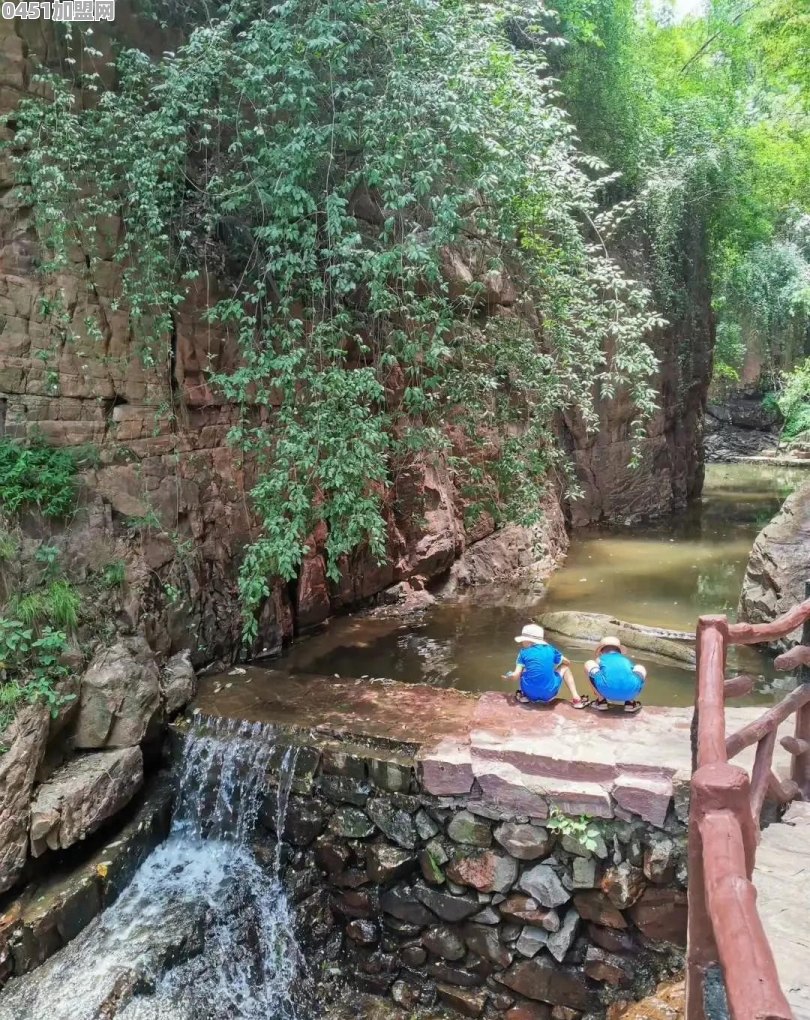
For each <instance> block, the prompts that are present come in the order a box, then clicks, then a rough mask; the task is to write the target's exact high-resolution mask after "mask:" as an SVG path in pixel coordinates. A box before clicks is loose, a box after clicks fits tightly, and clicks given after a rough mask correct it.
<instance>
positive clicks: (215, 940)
mask: <svg viewBox="0 0 810 1020" xmlns="http://www.w3.org/2000/svg"><path fill="white" fill-rule="evenodd" d="M202 723H203V725H198V726H197V727H196V728H195V731H194V732H192V733H191V734H189V736H188V737H187V739H186V745H185V749H184V754H183V760H182V763H181V768H180V787H179V792H178V799H177V805H176V809H175V815H174V820H173V823H172V831H171V835H170V837H169V839H168V840H167V841H166V842H165V843H163V844H162V845H161V846H160V847H158V848H157V849H156V850H155V851H154V852H153V853H152V854H151V855H150V856H149V858H148V859H147V860H146V861H145V862H144V864H143V865H142V866H141V867H140V869H139V870H138V871H137V873H136V874H135V876H134V877H133V880H132V882H131V883H130V885H129V886H128V887H127V889H126V890H125V891H124V892H123V893H122V894H121V896H120V898H119V899H118V900H117V901H116V903H115V904H114V905H113V906H111V907H110V908H108V909H107V910H105V911H104V913H103V914H101V915H100V916H99V917H98V918H96V920H95V921H93V922H92V923H91V925H89V927H88V928H87V929H85V931H84V932H83V933H82V934H81V935H79V936H78V937H77V938H76V939H74V940H73V942H71V943H70V944H69V945H68V946H66V947H65V948H64V949H63V950H61V951H60V952H59V953H58V954H57V955H56V956H54V957H53V958H52V959H51V960H49V961H47V962H46V963H45V964H43V966H42V967H40V968H39V969H38V970H36V971H34V972H33V973H32V974H30V975H28V976H26V977H23V978H21V979H19V980H15V981H12V982H11V983H10V984H9V986H8V987H7V989H6V990H5V991H4V992H3V993H0V1020H100V1018H104V1020H106V1018H108V1017H109V1018H112V1017H115V1018H116V1020H297V1013H296V1009H295V1005H294V1003H293V986H294V983H295V978H296V976H297V974H299V973H300V970H301V960H300V953H299V951H298V948H297V946H296V944H295V939H294V937H293V934H292V923H291V917H290V912H289V908H288V904H287V900H286V896H285V894H284V890H283V888H282V886H281V883H280V880H279V863H280V862H279V856H278V850H277V851H276V854H275V864H274V866H271V867H269V868H267V867H263V866H262V865H261V864H260V863H259V862H258V861H257V859H256V858H255V856H254V855H253V853H252V851H251V849H250V847H249V845H248V840H249V838H250V837H251V835H252V833H253V831H254V827H255V824H256V819H257V815H258V812H259V809H260V807H261V804H262V799H263V796H264V780H265V777H266V774H267V769H268V765H269V763H270V759H271V757H272V755H273V753H274V751H275V750H276V749H275V746H274V743H273V739H272V733H271V732H270V731H268V730H266V729H265V728H263V727H261V726H260V725H258V724H257V725H255V726H250V725H247V724H235V723H229V722H224V721H220V720H217V721H212V720H203V721H202ZM294 756H295V752H294V751H293V750H289V751H287V752H286V753H285V755H284V758H283V761H282V769H283V772H282V783H281V784H280V787H279V793H278V799H277V804H278V807H277V819H276V822H277V831H281V830H282V828H283V823H284V813H285V812H286V805H287V801H288V798H289V792H290V788H291V784H292V769H293V766H294Z"/></svg>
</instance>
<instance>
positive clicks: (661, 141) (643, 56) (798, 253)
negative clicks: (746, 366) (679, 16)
mask: <svg viewBox="0 0 810 1020" xmlns="http://www.w3.org/2000/svg"><path fill="white" fill-rule="evenodd" d="M561 17H562V19H563V25H568V26H570V28H569V29H568V31H567V33H566V34H567V35H568V37H569V38H570V40H571V45H570V46H569V47H568V48H567V49H563V50H562V51H561V55H560V56H559V58H558V67H559V71H560V73H561V75H562V89H563V92H564V93H565V95H566V97H567V101H568V103H569V105H571V107H572V109H574V110H576V111H577V124H578V127H579V128H580V130H581V134H582V139H583V143H584V145H585V147H586V148H587V149H588V150H589V151H593V152H595V153H596V154H598V155H601V156H604V157H605V158H606V159H607V160H609V161H610V162H611V164H612V165H614V166H616V167H618V168H619V169H621V170H622V172H623V177H624V180H625V181H626V183H627V189H628V192H627V194H628V196H629V197H633V198H635V199H636V200H637V201H638V202H639V203H640V206H641V208H642V209H643V211H644V216H645V222H646V225H647V230H648V232H649V235H650V240H651V244H652V250H653V258H654V269H655V282H656V292H657V296H658V298H659V300H660V301H661V302H662V303H663V305H664V307H665V308H668V307H671V306H672V304H673V302H677V300H679V295H678V293H677V277H676V276H673V274H672V267H673V265H674V264H675V261H676V257H677V251H678V247H679V244H680V235H681V231H682V228H683V226H684V224H685V223H688V222H692V221H695V220H697V221H702V222H704V223H705V224H706V227H707V230H708V234H709V240H710V256H711V266H712V276H713V281H712V282H713V285H714V302H715V311H716V313H717V322H718V347H717V361H716V366H717V371H718V374H719V375H721V376H723V377H724V378H726V379H729V380H733V379H735V378H737V377H738V373H739V370H740V368H741V365H742V362H743V359H744V357H745V355H746V352H747V351H749V350H751V351H756V352H758V354H759V356H760V358H761V359H762V360H763V362H764V364H765V369H766V374H770V375H778V372H779V370H780V369H781V368H789V367H790V366H791V365H792V364H793V363H794V361H795V360H796V359H797V358H801V357H803V356H804V355H805V354H806V353H810V349H809V345H810V335H809V334H808V326H809V324H810V316H809V315H808V311H810V306H808V302H807V282H806V281H807V271H808V251H807V248H806V243H805V241H804V235H805V234H806V227H805V226H804V223H805V221H806V218H807V216H808V213H810V131H808V127H810V122H809V121H808V115H810V108H809V107H808V102H809V101H810V73H809V72H808V67H810V60H809V59H808V57H809V56H810V54H809V53H808V49H809V47H810V43H809V42H808V40H809V39H810V31H809V30H808V27H809V22H808V18H809V17H810V16H809V15H808V13H807V5H806V0H764V2H763V3H756V4H748V3H745V2H744V0H714V2H713V3H711V4H710V5H709V8H708V11H707V13H706V14H705V15H704V16H701V17H690V18H686V19H685V20H682V21H679V22H676V21H675V20H674V18H672V17H671V16H666V15H665V13H664V12H662V9H661V7H660V6H659V7H658V8H657V10H656V12H655V16H653V14H652V12H651V10H650V9H648V10H647V12H646V13H645V12H644V11H643V9H642V13H641V14H639V13H638V8H636V7H635V6H634V5H630V4H626V3H624V2H623V0H561Z"/></svg>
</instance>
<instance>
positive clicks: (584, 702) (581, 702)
mask: <svg viewBox="0 0 810 1020" xmlns="http://www.w3.org/2000/svg"><path fill="white" fill-rule="evenodd" d="M589 704H590V698H589V697H588V695H587V694H586V695H585V697H584V698H572V699H571V708H587V707H588V705H589Z"/></svg>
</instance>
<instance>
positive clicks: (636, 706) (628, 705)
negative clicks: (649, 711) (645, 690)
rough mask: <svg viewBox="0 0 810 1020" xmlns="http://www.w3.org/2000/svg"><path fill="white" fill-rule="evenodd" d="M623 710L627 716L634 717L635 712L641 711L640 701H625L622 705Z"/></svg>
mask: <svg viewBox="0 0 810 1020" xmlns="http://www.w3.org/2000/svg"><path fill="white" fill-rule="evenodd" d="M624 710H625V712H627V714H628V715H635V714H636V712H640V711H641V702H640V701H625V703H624Z"/></svg>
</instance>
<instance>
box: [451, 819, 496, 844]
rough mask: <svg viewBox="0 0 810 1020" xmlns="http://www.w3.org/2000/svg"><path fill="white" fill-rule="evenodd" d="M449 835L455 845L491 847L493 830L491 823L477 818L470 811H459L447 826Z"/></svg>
mask: <svg viewBox="0 0 810 1020" xmlns="http://www.w3.org/2000/svg"><path fill="white" fill-rule="evenodd" d="M447 835H448V836H449V837H450V839H452V840H453V842H454V843H466V844H467V845H469V846H481V847H486V846H489V845H490V843H491V842H492V830H491V828H490V826H489V823H488V822H486V821H484V820H483V819H481V818H476V816H475V815H473V814H471V813H470V812H469V811H459V812H458V814H456V815H454V816H453V818H452V819H451V820H450V824H449V825H448V826H447Z"/></svg>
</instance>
